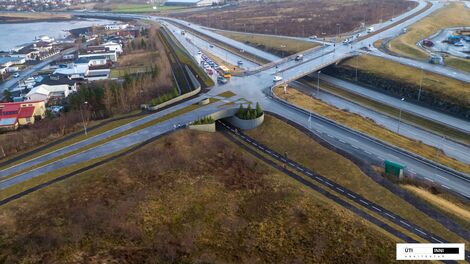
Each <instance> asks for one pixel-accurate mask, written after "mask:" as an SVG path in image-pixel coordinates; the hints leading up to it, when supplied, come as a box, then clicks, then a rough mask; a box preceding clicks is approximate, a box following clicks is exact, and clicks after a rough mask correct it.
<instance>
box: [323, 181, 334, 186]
mask: <svg viewBox="0 0 470 264" xmlns="http://www.w3.org/2000/svg"><path fill="white" fill-rule="evenodd" d="M325 183H326V184H327V185H328V186H333V184H331V183H329V182H327V181H325Z"/></svg>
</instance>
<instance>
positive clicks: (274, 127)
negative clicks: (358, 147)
mask: <svg viewBox="0 0 470 264" xmlns="http://www.w3.org/2000/svg"><path fill="white" fill-rule="evenodd" d="M247 134H248V135H249V136H251V137H253V138H255V139H256V140H257V141H259V142H260V143H262V144H264V145H266V146H268V147H269V148H272V149H273V150H274V151H276V152H278V153H285V152H287V154H288V157H289V158H290V159H293V160H295V161H296V162H298V163H300V164H302V165H304V166H306V167H308V168H309V169H312V170H313V171H315V172H316V173H318V174H320V175H322V176H324V177H327V178H329V179H331V180H333V181H335V182H337V183H339V184H341V185H343V186H344V187H345V188H348V189H350V190H352V191H353V192H356V193H358V194H360V195H363V196H364V197H366V198H367V199H370V200H371V201H373V202H376V203H378V204H380V205H381V206H383V207H384V208H387V209H389V210H391V211H393V212H395V213H397V214H398V215H401V216H402V217H404V218H405V219H409V220H410V221H412V222H414V223H415V224H418V225H420V226H422V227H423V228H426V229H428V230H432V231H433V232H435V233H436V234H440V235H442V236H444V237H447V238H449V239H450V240H454V239H457V240H459V241H462V238H459V237H457V236H456V235H455V234H453V233H452V232H450V231H448V230H447V229H446V228H445V227H444V226H442V225H440V224H439V223H437V222H435V221H434V220H432V219H430V218H429V217H427V216H426V215H424V214H423V213H421V212H420V211H417V210H416V208H414V207H413V206H412V205H410V204H409V203H407V202H406V201H404V200H402V199H401V198H399V197H398V196H396V195H395V194H393V193H392V192H390V191H388V190H387V189H385V188H384V187H382V186H381V185H379V184H377V183H376V182H375V181H374V180H372V179H371V178H369V176H367V175H365V174H364V173H363V172H362V171H361V170H360V169H359V168H358V167H357V166H356V165H355V164H354V163H352V162H351V161H350V160H348V159H346V158H344V157H343V156H341V155H339V154H337V153H335V152H333V151H331V150H328V149H327V148H325V147H323V146H321V145H320V144H319V143H317V142H315V141H314V140H313V139H311V138H309V137H308V136H306V135H305V134H303V133H302V132H300V131H298V130H297V129H295V128H293V127H292V126H290V125H288V124H286V123H284V122H282V121H280V120H278V119H275V118H273V117H271V116H269V115H268V116H266V117H265V121H264V123H263V125H262V126H260V127H259V128H257V129H255V130H251V131H249V132H247Z"/></svg>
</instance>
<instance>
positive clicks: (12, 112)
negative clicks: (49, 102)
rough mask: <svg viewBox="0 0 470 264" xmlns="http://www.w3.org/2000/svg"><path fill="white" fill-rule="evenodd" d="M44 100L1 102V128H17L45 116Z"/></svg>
mask: <svg viewBox="0 0 470 264" xmlns="http://www.w3.org/2000/svg"><path fill="white" fill-rule="evenodd" d="M45 113H46V106H45V103H44V101H32V102H19V103H0V130H15V129H17V128H18V127H19V126H26V125H32V124H34V122H35V120H36V119H42V118H44V117H45Z"/></svg>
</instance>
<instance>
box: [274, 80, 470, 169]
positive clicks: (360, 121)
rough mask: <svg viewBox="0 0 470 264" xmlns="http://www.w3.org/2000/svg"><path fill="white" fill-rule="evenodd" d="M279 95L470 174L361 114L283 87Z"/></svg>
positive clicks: (438, 153) (435, 151)
mask: <svg viewBox="0 0 470 264" xmlns="http://www.w3.org/2000/svg"><path fill="white" fill-rule="evenodd" d="M275 93H276V95H277V96H279V97H280V98H282V99H284V100H287V101H289V102H290V103H292V104H295V105H298V106H300V107H303V108H305V109H308V110H310V111H313V112H315V113H318V114H320V115H322V116H325V117H327V118H329V119H332V120H334V121H336V122H338V123H340V124H342V125H344V126H347V127H350V128H352V129H354V130H357V131H360V132H362V133H365V134H368V135H370V136H372V137H375V138H377V139H380V140H383V141H385V142H388V143H389V144H392V145H395V146H397V147H399V148H402V149H405V150H407V151H410V152H412V153H416V154H418V155H420V156H422V157H425V158H427V159H430V160H434V161H436V162H438V163H441V164H443V165H446V166H449V167H451V168H453V169H456V170H459V171H462V172H464V173H467V174H470V165H467V164H465V163H462V162H460V161H457V160H455V159H453V158H450V157H448V156H446V155H445V154H444V153H442V151H441V150H438V149H437V148H435V147H431V146H429V145H426V144H423V143H422V142H418V141H416V140H412V139H409V138H407V137H404V136H401V135H399V134H397V133H395V132H392V131H390V130H388V129H386V128H384V127H382V126H380V125H378V124H376V123H375V122H374V121H373V120H371V119H367V118H364V117H362V116H360V115H358V114H354V113H350V112H346V111H343V110H341V109H338V108H336V107H334V106H331V105H328V104H326V103H324V102H322V101H320V100H317V99H315V98H312V97H311V96H309V95H306V94H304V93H301V92H299V91H298V90H296V89H293V88H290V89H289V90H288V94H284V92H283V89H282V88H280V87H279V88H277V89H276V90H275Z"/></svg>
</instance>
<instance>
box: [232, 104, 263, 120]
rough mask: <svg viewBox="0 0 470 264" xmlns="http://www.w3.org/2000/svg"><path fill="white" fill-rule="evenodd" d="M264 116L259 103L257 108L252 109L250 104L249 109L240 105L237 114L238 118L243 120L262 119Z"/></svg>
mask: <svg viewBox="0 0 470 264" xmlns="http://www.w3.org/2000/svg"><path fill="white" fill-rule="evenodd" d="M261 115H263V110H262V109H261V106H260V105H259V103H256V108H255V109H252V108H251V104H248V106H247V108H243V105H242V104H240V108H239V109H238V112H237V113H236V114H235V116H236V117H238V118H240V119H243V120H251V119H255V118H258V117H260V116H261Z"/></svg>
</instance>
